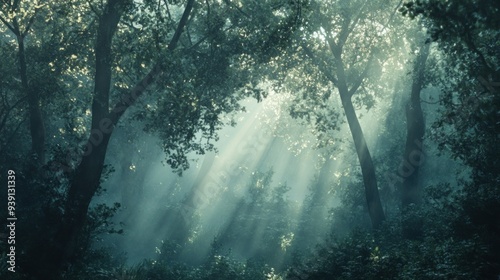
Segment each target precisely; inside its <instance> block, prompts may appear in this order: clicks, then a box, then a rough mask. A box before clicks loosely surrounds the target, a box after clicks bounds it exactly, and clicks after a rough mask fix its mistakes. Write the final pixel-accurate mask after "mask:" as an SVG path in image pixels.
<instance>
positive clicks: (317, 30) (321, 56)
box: [285, 1, 398, 228]
mask: <svg viewBox="0 0 500 280" xmlns="http://www.w3.org/2000/svg"><path fill="white" fill-rule="evenodd" d="M397 6H398V4H397V3H379V2H372V1H335V2H334V3H330V2H328V3H326V2H323V1H314V2H312V3H311V18H310V19H309V21H308V24H307V28H306V29H304V30H303V31H304V32H303V33H301V35H299V37H300V38H297V41H296V49H295V50H296V51H297V56H296V58H297V60H296V61H297V62H295V64H293V65H291V66H290V67H291V68H293V70H291V71H288V73H289V76H291V77H293V76H294V75H296V76H297V77H298V79H295V80H291V79H290V78H286V79H285V84H288V85H290V84H295V85H293V86H289V90H291V91H297V96H300V97H299V98H297V100H296V101H297V102H296V104H295V105H294V106H293V107H292V110H291V112H292V115H293V116H295V117H300V118H304V119H307V120H309V121H311V122H313V123H314V124H315V126H316V128H317V129H318V130H319V131H320V133H321V134H322V135H324V136H326V137H329V138H330V139H332V138H335V137H334V136H333V135H332V134H331V133H332V132H333V131H335V130H338V129H339V121H340V119H339V114H338V109H339V106H337V105H336V104H335V101H334V100H335V98H334V96H335V95H332V93H337V96H338V98H339V99H340V103H341V110H343V112H344V114H345V117H346V119H347V123H348V125H349V129H350V132H351V135H352V139H353V141H354V146H355V150H356V153H357V156H358V160H359V164H360V167H361V173H362V178H363V185H364V189H365V196H366V202H367V206H368V207H367V208H368V213H369V215H370V219H371V221H372V225H373V227H374V228H377V227H379V226H380V224H381V223H382V221H383V220H384V219H385V214H384V211H383V208H382V204H381V201H380V196H379V190H378V184H377V178H376V172H375V166H374V164H373V160H372V156H371V154H370V151H369V149H368V146H367V143H366V139H365V136H364V133H363V130H362V128H361V125H360V123H359V120H358V117H357V115H356V110H355V105H358V106H366V108H368V109H369V108H371V107H372V106H373V104H374V102H375V99H374V96H375V95H378V94H380V91H381V90H380V87H377V85H376V84H377V83H376V79H377V78H376V77H377V76H379V75H380V74H381V67H382V65H383V63H384V60H385V59H386V57H387V54H388V52H389V49H390V48H389V47H388V45H389V44H388V41H390V40H394V37H391V36H388V34H389V32H390V30H391V29H390V28H389V25H391V24H394V22H393V19H394V18H395V14H396V10H395V8H397ZM387 37H388V38H387ZM298 61H300V62H298ZM292 63H293V62H292ZM299 73H300V74H299ZM299 79H300V80H299Z"/></svg>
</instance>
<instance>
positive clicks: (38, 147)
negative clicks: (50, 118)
mask: <svg viewBox="0 0 500 280" xmlns="http://www.w3.org/2000/svg"><path fill="white" fill-rule="evenodd" d="M43 5H44V4H41V3H39V2H38V1H35V2H27V1H8V2H7V1H4V2H2V4H1V6H0V12H1V13H0V21H1V22H2V23H3V24H4V25H5V26H7V28H8V29H9V30H10V31H11V32H12V33H13V34H14V35H15V37H16V43H17V57H18V64H17V67H18V71H19V78H20V80H21V85H22V92H23V95H26V96H27V101H28V105H29V106H28V108H29V124H30V134H31V147H32V152H33V153H35V154H36V155H37V161H38V163H39V165H42V164H43V163H44V162H45V125H44V119H43V116H42V109H41V106H40V96H39V92H38V89H37V88H35V87H34V86H33V85H32V83H31V81H30V77H29V74H28V62H27V61H26V45H25V40H26V38H27V36H28V35H29V33H30V32H31V28H32V25H33V23H34V21H35V20H36V17H37V16H38V12H39V10H40V8H41V7H43Z"/></svg>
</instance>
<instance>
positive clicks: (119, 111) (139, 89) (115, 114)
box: [110, 0, 194, 125]
mask: <svg viewBox="0 0 500 280" xmlns="http://www.w3.org/2000/svg"><path fill="white" fill-rule="evenodd" d="M193 4H194V0H189V1H188V3H187V4H186V8H185V9H184V13H183V14H182V17H181V19H180V21H179V24H178V25H177V29H176V30H175V33H174V36H173V37H172V39H171V40H170V43H169V44H168V50H169V51H173V50H175V47H176V46H177V43H178V42H179V39H180V37H181V34H182V31H183V30H184V27H185V26H186V24H187V21H188V19H189V15H190V14H191V10H192V9H193ZM162 71H163V70H162V66H161V63H160V62H157V63H156V64H155V65H154V66H153V68H152V69H151V71H149V73H148V74H146V76H145V77H144V78H142V79H141V81H139V82H138V83H137V84H136V85H135V86H134V87H133V88H132V90H130V93H129V94H127V95H126V96H124V97H122V98H121V99H120V101H119V102H117V103H116V105H115V106H114V107H113V109H112V110H111V112H110V119H111V122H112V123H113V124H114V125H116V124H117V123H118V121H119V120H120V117H121V116H122V115H123V113H125V111H126V110H127V109H128V108H129V107H130V106H132V105H133V104H134V103H135V102H136V101H137V99H138V98H139V97H141V95H142V94H143V93H144V92H145V91H146V89H147V88H148V87H149V86H150V85H151V84H152V83H153V82H154V81H155V79H156V77H158V76H159V75H160V74H161V73H162Z"/></svg>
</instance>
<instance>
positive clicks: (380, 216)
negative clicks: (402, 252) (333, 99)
mask: <svg viewBox="0 0 500 280" xmlns="http://www.w3.org/2000/svg"><path fill="white" fill-rule="evenodd" d="M341 99H342V105H343V107H344V112H345V115H346V118H347V123H348V124H349V129H350V130H351V135H352V139H353V140H354V145H355V147H356V153H357V154H358V159H359V164H360V165H361V173H362V175H363V184H364V186H365V195H366V203H367V205H368V213H369V214H370V219H371V221H372V226H373V228H374V229H377V228H379V227H380V225H381V224H382V222H383V221H384V220H385V215H384V210H383V208H382V202H381V201H380V196H379V192H378V187H377V178H376V176H375V166H374V165H373V161H372V157H371V155H370V151H369V150H368V146H367V145H366V140H365V136H364V135H363V130H362V129H361V125H360V124H359V121H358V117H357V116H356V112H355V110H354V106H353V105H352V101H351V98H350V97H349V96H347V95H342V94H341Z"/></svg>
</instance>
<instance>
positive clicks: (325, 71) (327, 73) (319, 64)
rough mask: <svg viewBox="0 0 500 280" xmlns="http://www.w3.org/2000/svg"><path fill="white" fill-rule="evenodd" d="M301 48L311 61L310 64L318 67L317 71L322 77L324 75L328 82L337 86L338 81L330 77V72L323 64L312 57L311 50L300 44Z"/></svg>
mask: <svg viewBox="0 0 500 280" xmlns="http://www.w3.org/2000/svg"><path fill="white" fill-rule="evenodd" d="M302 48H303V49H304V51H305V53H306V55H307V56H308V57H309V58H310V59H311V60H312V62H313V63H314V64H315V65H316V66H318V68H319V70H320V71H321V73H323V75H325V76H326V77H327V78H328V80H330V82H332V83H333V85H335V86H337V84H338V81H337V79H336V78H335V77H334V76H333V75H332V73H331V72H330V71H328V70H327V69H326V67H325V65H324V64H322V63H321V62H320V61H319V60H318V59H317V58H316V56H315V55H314V53H313V52H312V50H311V49H310V48H309V47H308V46H306V44H302Z"/></svg>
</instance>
